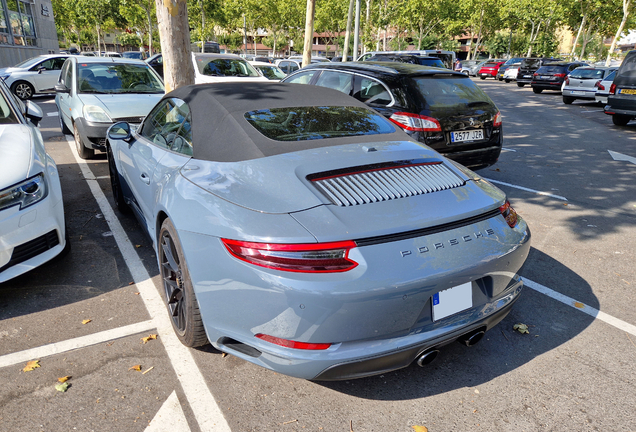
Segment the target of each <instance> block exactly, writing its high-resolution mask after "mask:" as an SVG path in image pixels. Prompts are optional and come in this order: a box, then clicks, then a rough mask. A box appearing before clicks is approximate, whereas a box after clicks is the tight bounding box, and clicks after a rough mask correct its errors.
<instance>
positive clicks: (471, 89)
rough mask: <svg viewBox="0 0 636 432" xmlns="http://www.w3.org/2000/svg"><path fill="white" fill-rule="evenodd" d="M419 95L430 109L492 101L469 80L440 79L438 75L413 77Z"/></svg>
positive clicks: (455, 77)
mask: <svg viewBox="0 0 636 432" xmlns="http://www.w3.org/2000/svg"><path fill="white" fill-rule="evenodd" d="M413 80H414V81H415V83H416V85H417V88H418V89H419V91H420V94H421V95H422V96H423V97H424V99H425V100H426V104H427V105H429V106H430V107H431V108H432V107H435V108H439V107H451V106H457V105H464V104H475V103H486V104H489V105H490V104H492V101H491V100H490V98H489V97H488V96H486V93H484V92H483V91H482V90H481V89H480V88H479V87H478V86H477V85H476V84H475V83H473V81H472V80H471V79H470V78H467V77H460V76H457V75H452V76H448V77H444V78H440V77H439V75H424V76H418V77H414V78H413Z"/></svg>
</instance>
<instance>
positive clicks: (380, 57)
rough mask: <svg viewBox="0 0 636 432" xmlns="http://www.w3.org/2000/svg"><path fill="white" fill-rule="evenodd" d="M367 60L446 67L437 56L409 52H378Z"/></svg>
mask: <svg viewBox="0 0 636 432" xmlns="http://www.w3.org/2000/svg"><path fill="white" fill-rule="evenodd" d="M365 61H373V62H384V61H395V62H400V63H411V64H416V65H420V66H431V67H438V68H442V69H446V66H445V65H444V63H443V62H442V61H441V60H440V59H438V58H437V57H424V56H417V55H409V54H376V55H374V56H373V57H369V58H368V59H366V60H365Z"/></svg>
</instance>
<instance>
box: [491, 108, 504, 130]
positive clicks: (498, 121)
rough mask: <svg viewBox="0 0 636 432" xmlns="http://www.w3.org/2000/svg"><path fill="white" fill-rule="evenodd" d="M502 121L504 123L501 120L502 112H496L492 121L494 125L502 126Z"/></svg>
mask: <svg viewBox="0 0 636 432" xmlns="http://www.w3.org/2000/svg"><path fill="white" fill-rule="evenodd" d="M501 123H502V121H501V112H500V111H497V114H495V118H494V120H493V121H492V127H499V126H501Z"/></svg>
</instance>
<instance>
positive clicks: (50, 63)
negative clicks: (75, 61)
mask: <svg viewBox="0 0 636 432" xmlns="http://www.w3.org/2000/svg"><path fill="white" fill-rule="evenodd" d="M53 60H54V59H48V60H45V61H43V62H42V63H38V64H36V65H35V66H33V67H32V68H31V70H32V71H37V70H38V69H42V68H44V69H45V70H51V69H53Z"/></svg>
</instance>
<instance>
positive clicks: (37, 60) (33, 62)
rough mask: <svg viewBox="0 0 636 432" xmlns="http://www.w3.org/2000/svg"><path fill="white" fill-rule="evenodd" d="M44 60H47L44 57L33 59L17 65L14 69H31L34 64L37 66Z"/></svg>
mask: <svg viewBox="0 0 636 432" xmlns="http://www.w3.org/2000/svg"><path fill="white" fill-rule="evenodd" d="M42 60H45V58H44V57H33V58H30V59H28V60H25V61H23V62H21V63H18V64H17V65H15V66H13V67H16V68H25V69H27V68H30V67H31V66H33V65H34V64H36V63H37V62H39V61H42Z"/></svg>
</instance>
